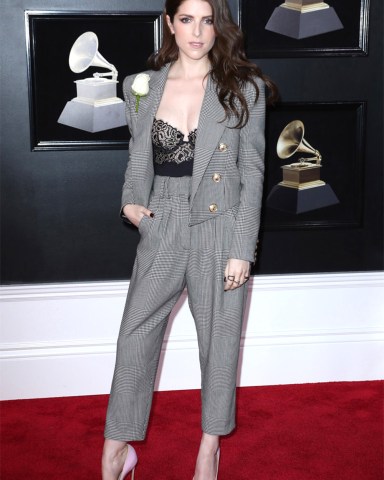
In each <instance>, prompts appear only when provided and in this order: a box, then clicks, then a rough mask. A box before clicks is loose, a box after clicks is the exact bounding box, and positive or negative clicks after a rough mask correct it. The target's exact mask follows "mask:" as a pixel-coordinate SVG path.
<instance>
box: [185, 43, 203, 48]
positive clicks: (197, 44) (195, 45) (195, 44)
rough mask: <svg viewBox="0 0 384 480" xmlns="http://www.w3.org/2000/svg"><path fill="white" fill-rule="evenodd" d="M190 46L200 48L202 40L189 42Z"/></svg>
mask: <svg viewBox="0 0 384 480" xmlns="http://www.w3.org/2000/svg"><path fill="white" fill-rule="evenodd" d="M189 44H190V45H191V47H192V48H201V47H202V46H203V45H204V44H203V43H202V42H189Z"/></svg>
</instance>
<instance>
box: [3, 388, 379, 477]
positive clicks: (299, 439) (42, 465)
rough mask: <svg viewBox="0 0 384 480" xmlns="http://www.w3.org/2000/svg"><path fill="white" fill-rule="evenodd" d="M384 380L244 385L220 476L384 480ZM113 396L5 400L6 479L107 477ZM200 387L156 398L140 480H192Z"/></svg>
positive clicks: (141, 452) (140, 448)
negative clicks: (106, 426)
mask: <svg viewBox="0 0 384 480" xmlns="http://www.w3.org/2000/svg"><path fill="white" fill-rule="evenodd" d="M383 386H384V382H353V383H345V382H343V383H323V384H306V385H288V386H272V387H255V388H241V389H239V391H238V427H237V431H236V434H235V435H231V436H229V437H227V438H225V439H223V440H222V453H221V460H220V474H219V480H243V479H250V480H320V479H321V480H383V478H384V475H383ZM106 405H107V397H106V396H93V397H71V398H55V399H39V400H18V401H7V402H2V403H1V404H0V407H1V418H2V431H1V479H2V480H21V479H25V480H49V479H53V480H59V479H66V480H91V479H100V478H101V476H100V466H99V465H100V455H101V449H102V444H103V438H102V434H103V423H104V416H105V409H106ZM199 440H200V402H199V391H183V392H161V393H157V394H155V400H154V408H153V415H152V417H151V422H150V428H149V432H148V437H147V440H146V441H145V442H142V443H137V444H135V447H136V450H137V452H138V455H139V465H138V468H137V472H136V473H137V480H162V479H164V480H184V479H185V480H191V479H192V473H193V467H194V462H195V456H196V453H197V448H198V444H199Z"/></svg>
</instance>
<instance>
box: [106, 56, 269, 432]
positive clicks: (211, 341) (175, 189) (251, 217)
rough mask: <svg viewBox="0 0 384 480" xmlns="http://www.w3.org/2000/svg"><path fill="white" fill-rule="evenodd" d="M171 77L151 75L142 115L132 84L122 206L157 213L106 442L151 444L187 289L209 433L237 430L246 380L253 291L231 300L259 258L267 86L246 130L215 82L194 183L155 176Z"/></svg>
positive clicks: (140, 253) (130, 314) (131, 309)
mask: <svg viewBox="0 0 384 480" xmlns="http://www.w3.org/2000/svg"><path fill="white" fill-rule="evenodd" d="M168 71H169V65H167V66H165V67H164V68H163V69H162V70H160V71H156V72H155V71H149V72H147V73H148V74H149V75H150V77H151V79H150V83H149V85H150V91H149V94H148V95H147V96H146V97H142V98H141V100H140V106H139V111H138V112H136V111H135V98H134V96H133V95H132V93H131V85H132V82H133V80H134V77H135V76H130V77H127V78H126V79H125V81H124V86H123V90H124V95H125V99H126V110H127V120H128V126H129V129H130V132H131V140H130V145H129V162H128V167H127V171H126V175H125V182H124V186H123V195H122V206H124V205H126V204H128V203H134V204H140V205H144V206H146V207H148V208H149V209H150V210H151V211H153V212H154V214H155V216H154V218H153V219H152V218H150V217H146V216H144V217H143V219H142V220H141V222H140V224H139V232H140V234H141V239H140V243H139V245H138V248H137V256H136V260H135V265H134V268H133V273H132V278H131V282H130V287H129V292H128V296H127V302H126V306H125V310H124V313H123V320H122V324H121V328H120V333H119V338H118V345H117V357H116V366H115V373H114V378H113V383H112V390H111V396H110V401H109V406H108V412H107V422H106V428H105V437H106V438H111V439H115V440H122V441H132V440H142V439H144V437H145V434H146V430H147V425H148V418H149V413H150V408H151V401H152V393H153V386H154V381H155V377H156V372H157V366H158V361H159V356H160V352H161V346H162V342H163V336H164V332H165V329H166V325H167V320H168V317H169V314H170V312H171V310H172V308H173V306H174V305H175V303H176V302H177V300H178V298H179V297H180V295H181V293H182V291H183V289H184V288H185V287H187V290H188V301H189V306H190V309H191V312H192V315H193V317H194V321H195V324H196V329H197V336H198V343H199V358H200V367H201V376H202V384H201V386H202V429H203V431H204V432H206V433H210V434H212V435H225V434H228V433H230V432H231V431H232V430H233V428H234V427H235V395H236V372H237V362H238V355H239V344H240V335H241V324H242V318H243V309H244V305H245V300H246V295H247V288H246V287H245V286H242V287H240V288H237V289H235V290H233V291H227V292H224V282H223V277H224V270H225V266H226V263H227V260H228V258H238V259H243V260H248V261H250V262H252V261H253V259H254V251H255V246H256V240H257V235H258V230H259V221H260V208H261V198H262V182H263V172H264V161H263V159H264V120H265V100H264V85H263V84H262V82H261V81H260V82H259V80H258V82H259V87H260V96H259V98H258V100H257V102H256V104H255V103H254V101H255V90H254V88H253V87H252V86H250V85H247V86H246V87H245V89H244V94H245V96H246V99H247V102H248V105H249V110H250V117H249V121H248V123H247V124H246V125H245V126H244V127H243V128H241V129H235V128H230V127H233V126H234V125H235V124H236V122H235V119H233V118H232V119H228V120H225V121H223V119H224V117H225V113H224V109H223V107H222V106H221V104H220V102H219V100H218V97H217V94H216V89H215V85H214V82H213V81H212V80H211V78H209V79H208V82H207V88H206V93H205V96H204V100H203V105H202V108H201V113H200V118H199V124H198V129H197V137H196V146H195V156H194V165H193V175H192V177H181V178H172V177H159V176H154V170H153V153H152V141H151V128H152V123H153V119H154V117H155V114H156V112H157V109H158V106H159V103H160V100H161V96H162V92H163V90H164V86H165V82H166V79H167V75H168Z"/></svg>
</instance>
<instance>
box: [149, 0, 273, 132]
mask: <svg viewBox="0 0 384 480" xmlns="http://www.w3.org/2000/svg"><path fill="white" fill-rule="evenodd" d="M184 1H185V0H166V2H165V7H164V12H163V43H162V46H161V48H160V50H159V51H158V52H155V53H154V54H153V55H151V57H150V58H149V60H148V65H149V67H150V68H152V69H153V70H160V68H162V67H163V66H164V65H165V64H166V63H169V62H175V61H176V60H177V59H178V57H179V49H178V46H177V44H176V41H175V38H174V35H172V33H171V32H170V29H169V27H168V24H167V21H166V15H169V17H170V19H171V22H172V23H173V19H174V16H175V14H176V12H177V11H178V9H179V7H180V5H181V4H182V3H183V2H184ZM203 1H206V2H208V3H209V5H210V6H211V8H212V13H213V25H214V28H215V33H216V40H215V43H214V45H213V47H212V49H211V51H210V52H209V54H208V57H209V60H210V62H211V71H210V72H209V73H210V74H211V76H212V79H213V80H214V81H215V82H216V85H217V94H218V97H219V101H220V103H221V104H222V106H223V108H224V110H225V113H226V118H228V117H229V116H230V115H231V114H233V115H235V116H236V117H237V119H238V124H237V125H236V128H239V127H241V126H243V125H245V124H246V123H247V121H248V117H249V110H248V105H247V102H246V99H245V97H244V94H243V92H242V87H244V85H245V83H247V82H250V83H251V84H252V85H254V87H255V90H256V100H257V98H258V96H259V87H258V86H257V84H256V81H255V78H256V77H259V78H261V79H262V80H263V81H264V82H265V84H266V86H267V88H268V90H269V97H268V101H269V102H270V103H273V102H274V101H275V100H276V99H277V96H278V94H277V88H276V86H275V84H274V83H273V82H272V81H271V80H270V79H269V78H268V77H267V76H265V75H263V73H262V71H261V70H260V68H259V67H258V66H257V65H255V64H254V63H252V62H250V61H249V60H248V59H247V57H246V55H245V51H244V38H243V33H242V31H241V30H240V28H239V27H238V26H237V25H236V23H235V22H234V21H233V19H232V15H231V12H230V10H229V7H228V4H227V2H226V0H203ZM239 103H240V106H239V105H238V104H239Z"/></svg>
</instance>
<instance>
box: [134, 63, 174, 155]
mask: <svg viewBox="0 0 384 480" xmlns="http://www.w3.org/2000/svg"><path fill="white" fill-rule="evenodd" d="M170 66H171V65H170V64H167V65H165V66H164V67H163V68H162V69H161V70H158V71H153V72H151V79H150V81H149V92H148V95H146V96H145V97H141V99H140V104H139V111H138V113H137V123H136V138H137V139H140V140H139V141H138V143H139V145H140V146H141V148H142V149H143V151H145V152H152V139H151V138H152V137H151V129H152V123H153V118H154V116H155V115H156V112H157V110H158V108H159V105H160V101H161V97H162V95H163V91H164V87H165V83H166V81H167V77H168V72H169V68H170ZM149 161H151V162H152V157H151V158H150V159H149Z"/></svg>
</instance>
